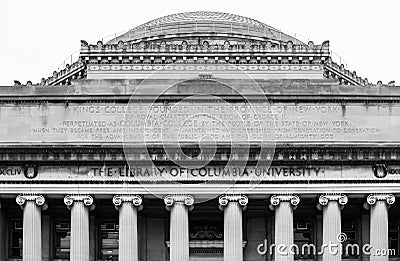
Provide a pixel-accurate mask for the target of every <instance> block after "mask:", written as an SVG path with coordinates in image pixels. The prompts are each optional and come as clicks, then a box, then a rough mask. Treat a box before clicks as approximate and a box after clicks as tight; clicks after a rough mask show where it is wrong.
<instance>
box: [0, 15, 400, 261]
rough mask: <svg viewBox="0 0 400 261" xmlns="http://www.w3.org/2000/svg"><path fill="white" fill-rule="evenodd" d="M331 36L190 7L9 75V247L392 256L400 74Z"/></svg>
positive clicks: (3, 140) (223, 255) (71, 256)
mask: <svg viewBox="0 0 400 261" xmlns="http://www.w3.org/2000/svg"><path fill="white" fill-rule="evenodd" d="M329 48H330V47H329V42H328V41H326V42H323V43H321V44H314V43H313V42H308V43H304V42H302V41H300V40H298V39H296V38H294V37H292V36H289V35H287V34H285V33H283V32H280V31H279V30H277V29H275V28H273V27H271V26H269V25H266V24H264V23H261V22H259V21H256V20H253V19H250V18H246V17H241V16H238V15H232V14H225V13H214V12H189V13H182V14H175V15H169V16H166V17H162V18H158V19H155V20H153V21H150V22H148V23H146V24H143V25H141V26H138V27H136V28H134V29H132V30H129V31H128V32H126V33H124V34H122V35H120V36H117V37H116V38H115V39H112V40H110V41H108V42H104V43H103V42H102V41H99V42H97V43H96V44H88V43H87V42H85V41H82V42H81V51H80V58H79V60H78V61H77V62H75V63H73V64H71V65H67V66H66V68H65V69H63V70H61V71H59V72H54V73H53V75H52V76H51V77H49V78H47V79H45V78H43V79H42V82H41V83H40V84H37V85H31V84H29V85H16V86H3V87H1V88H0V99H1V104H0V123H1V126H2V127H1V128H0V132H1V135H0V161H1V162H0V164H1V165H0V203H1V207H0V260H1V261H6V260H9V261H11V260H35V261H36V260H79V261H80V260H82V261H83V260H85V261H88V260H124V261H128V260H129V261H132V260H142V261H145V260H147V261H166V260H171V261H187V260H210V261H211V260H225V261H241V260H245V261H256V260H268V261H271V260H288V261H290V260H294V259H296V260H298V259H301V260H341V259H345V260H389V259H391V260H398V259H399V257H400V256H399V251H400V239H399V236H400V220H399V214H400V207H399V206H398V204H397V203H396V197H398V196H399V195H400V186H399V183H398V182H399V179H400V175H399V174H400V162H399V159H400V147H399V146H398V141H399V140H400V132H399V131H398V129H399V124H400V119H399V117H400V91H399V90H398V88H397V87H394V86H382V85H379V86H377V85H373V84H371V83H369V82H368V79H366V78H361V77H360V76H358V75H357V73H356V72H350V71H349V70H347V69H346V68H345V67H344V66H343V65H338V64H336V63H334V61H332V59H331V53H330V49H329ZM335 244H336V245H337V246H336V247H335V246H334V245H335ZM324 245H325V248H324V247H323V246H324ZM332 245H333V246H332ZM313 246H315V248H316V249H315V250H314V249H313V248H312V247H313ZM321 248H322V249H325V251H321ZM328 249H329V250H328ZM331 250H332V251H331ZM357 250H358V251H357Z"/></svg>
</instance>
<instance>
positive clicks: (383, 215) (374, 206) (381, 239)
mask: <svg viewBox="0 0 400 261" xmlns="http://www.w3.org/2000/svg"><path fill="white" fill-rule="evenodd" d="M394 202H395V197H394V196H393V195H392V194H371V195H369V196H368V197H367V203H368V205H369V206H370V209H371V214H370V215H371V216H370V245H371V247H372V248H371V250H370V252H371V255H370V260H371V261H388V260H389V256H388V255H375V254H374V253H375V251H376V250H378V251H381V250H385V251H387V250H388V249H389V220H388V218H389V217H388V208H389V206H390V205H392V204H393V203H394Z"/></svg>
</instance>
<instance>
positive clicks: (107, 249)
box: [100, 222, 118, 260]
mask: <svg viewBox="0 0 400 261" xmlns="http://www.w3.org/2000/svg"><path fill="white" fill-rule="evenodd" d="M100 240H101V241H100V259H101V260H118V224H117V222H100Z"/></svg>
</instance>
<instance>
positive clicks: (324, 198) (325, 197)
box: [318, 194, 349, 207]
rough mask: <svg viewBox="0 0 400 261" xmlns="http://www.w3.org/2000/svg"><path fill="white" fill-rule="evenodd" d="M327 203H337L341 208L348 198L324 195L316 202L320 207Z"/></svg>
mask: <svg viewBox="0 0 400 261" xmlns="http://www.w3.org/2000/svg"><path fill="white" fill-rule="evenodd" d="M329 201H337V202H338V203H339V205H341V206H342V207H343V206H344V205H346V204H347V202H348V201H349V198H348V197H347V196H346V195H343V194H324V195H321V196H319V200H318V202H319V204H320V206H326V205H328V203H329Z"/></svg>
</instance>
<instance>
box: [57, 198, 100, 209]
mask: <svg viewBox="0 0 400 261" xmlns="http://www.w3.org/2000/svg"><path fill="white" fill-rule="evenodd" d="M74 202H83V204H84V205H85V206H87V207H89V209H90V210H93V209H94V207H95V206H94V204H93V197H92V196H90V195H66V196H65V197H64V204H65V205H67V207H68V208H71V206H72V205H73V204H74Z"/></svg>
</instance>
